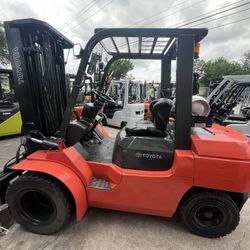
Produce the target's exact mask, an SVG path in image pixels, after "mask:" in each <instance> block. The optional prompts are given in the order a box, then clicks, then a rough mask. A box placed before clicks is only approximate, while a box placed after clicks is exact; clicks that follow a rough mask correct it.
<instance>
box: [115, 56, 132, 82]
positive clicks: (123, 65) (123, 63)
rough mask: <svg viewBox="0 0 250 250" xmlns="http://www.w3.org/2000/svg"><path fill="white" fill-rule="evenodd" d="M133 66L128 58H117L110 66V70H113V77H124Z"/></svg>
mask: <svg viewBox="0 0 250 250" xmlns="http://www.w3.org/2000/svg"><path fill="white" fill-rule="evenodd" d="M133 68H134V65H133V63H132V62H131V61H130V60H129V59H121V60H117V61H115V62H114V63H113V64H112V66H111V71H113V75H112V76H113V78H114V79H121V78H124V77H126V75H127V73H128V72H129V71H130V70H132V69H133Z"/></svg>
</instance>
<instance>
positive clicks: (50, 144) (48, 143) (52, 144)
mask: <svg viewBox="0 0 250 250" xmlns="http://www.w3.org/2000/svg"><path fill="white" fill-rule="evenodd" d="M28 139H29V140H31V141H32V142H34V143H37V144H40V145H42V146H45V147H48V148H52V149H58V148H59V146H58V144H57V143H55V142H51V141H48V140H39V139H36V138H33V137H28Z"/></svg>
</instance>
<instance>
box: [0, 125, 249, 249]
mask: <svg viewBox="0 0 250 250" xmlns="http://www.w3.org/2000/svg"><path fill="white" fill-rule="evenodd" d="M108 130H109V132H110V133H111V134H112V136H115V134H116V132H117V130H114V129H112V128H108ZM19 141H20V138H19V137H18V136H16V137H8V138H4V139H0V166H3V164H4V163H5V162H6V161H7V160H8V159H9V158H10V157H12V156H14V155H15V150H16V148H17V145H18V144H19ZM0 168H1V167H0ZM249 232H250V201H248V202H247V203H246V204H245V206H244V207H243V209H242V211H241V221H240V224H239V226H238V227H237V229H236V230H235V231H234V232H233V233H231V234H230V235H228V236H226V237H223V238H220V239H206V238H202V237H199V236H196V235H193V234H191V233H190V232H188V231H187V230H186V229H185V228H184V227H183V226H182V224H181V223H180V222H179V220H178V218H172V219H166V218H161V217H155V216H146V215H140V214H132V213H123V212H117V211H111V210H104V209H94V208H90V209H89V210H88V212H87V213H86V215H85V217H84V218H83V220H82V221H81V222H78V223H75V222H74V223H73V222H72V223H71V224H70V225H68V226H67V227H66V228H65V229H64V230H62V231H60V232H59V233H57V234H55V235H50V236H41V235H35V234H32V233H29V232H27V231H25V230H24V229H22V228H21V227H20V226H19V225H18V224H14V225H13V226H12V227H11V228H10V232H9V233H8V234H7V235H6V236H3V237H0V249H1V250H7V249H22V250H26V249H30V250H34V249H60V250H61V249H67V250H69V249H87V250H92V249H94V250H99V249H109V250H111V249H121V250H123V249H143V250H146V249H192V250H194V249H225V250H228V249H242V250H249V249H250V233H249Z"/></svg>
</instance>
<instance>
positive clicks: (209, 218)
mask: <svg viewBox="0 0 250 250" xmlns="http://www.w3.org/2000/svg"><path fill="white" fill-rule="evenodd" d="M193 215H194V216H193V219H194V221H195V223H196V224H197V225H199V226H200V227H202V228H206V229H211V228H215V227H218V226H221V225H222V224H223V223H224V221H225V220H224V218H225V214H224V211H223V209H222V208H220V206H216V205H199V206H196V207H195V208H194V209H193Z"/></svg>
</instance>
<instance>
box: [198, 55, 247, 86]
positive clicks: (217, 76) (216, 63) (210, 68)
mask: <svg viewBox="0 0 250 250" xmlns="http://www.w3.org/2000/svg"><path fill="white" fill-rule="evenodd" d="M194 69H195V70H197V71H198V73H199V74H200V75H201V79H200V85H201V86H209V83H210V82H216V81H221V80H222V79H223V76H225V75H239V74H245V73H246V71H245V70H244V69H243V68H242V65H241V64H240V63H238V62H235V61H233V62H230V61H227V60H226V59H225V58H223V57H219V58H217V59H215V60H209V61H208V62H205V61H203V60H200V61H198V62H197V63H196V64H195V66H194Z"/></svg>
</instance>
